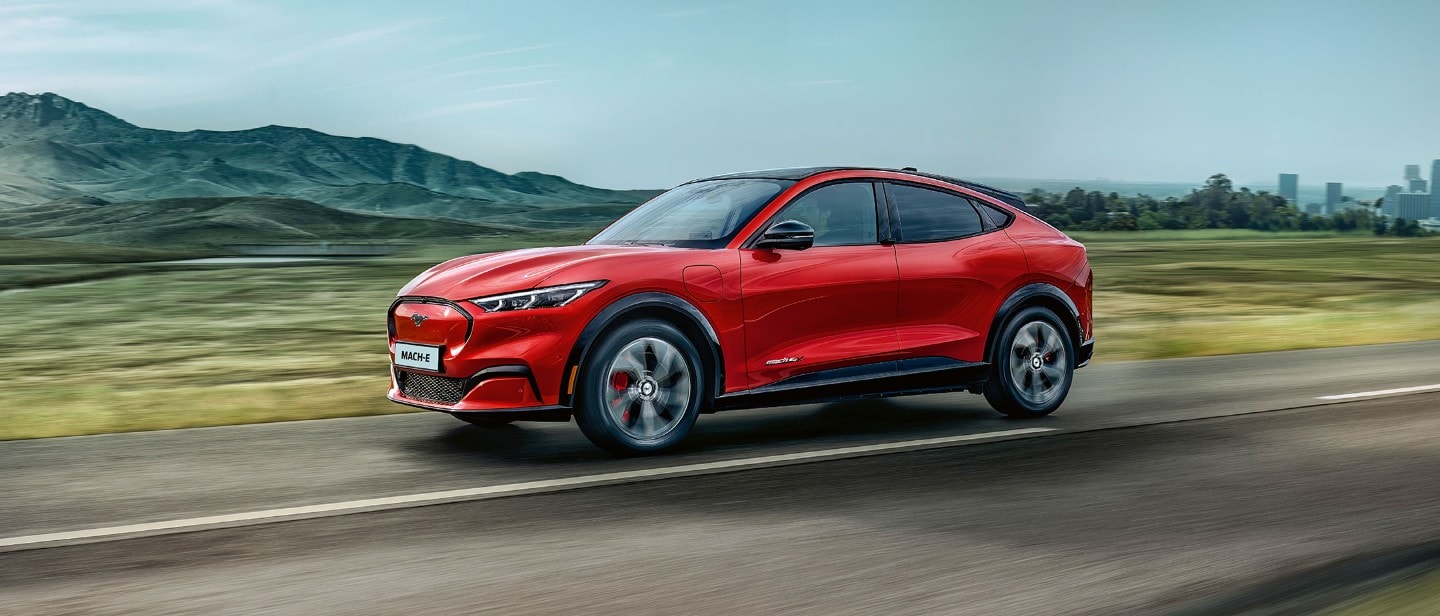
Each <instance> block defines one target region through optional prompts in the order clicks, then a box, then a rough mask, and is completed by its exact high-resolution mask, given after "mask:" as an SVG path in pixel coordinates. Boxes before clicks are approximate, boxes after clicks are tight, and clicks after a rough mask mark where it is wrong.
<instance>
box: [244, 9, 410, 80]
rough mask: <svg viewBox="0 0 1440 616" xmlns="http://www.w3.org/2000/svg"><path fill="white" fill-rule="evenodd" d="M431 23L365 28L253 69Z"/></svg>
mask: <svg viewBox="0 0 1440 616" xmlns="http://www.w3.org/2000/svg"><path fill="white" fill-rule="evenodd" d="M431 21H432V20H428V19H423V20H413V21H407V22H402V23H398V24H391V25H388V26H380V27H377V28H367V29H365V30H357V31H355V32H347V33H345V34H340V35H336V36H332V37H330V38H327V39H325V40H322V41H320V42H318V43H314V44H311V45H306V46H304V47H300V48H297V49H293V50H291V51H289V52H286V53H283V54H280V55H278V56H274V57H272V58H270V59H268V60H265V61H264V62H261V63H259V64H257V65H255V68H269V67H273V66H283V65H286V64H294V63H296V62H300V61H303V60H305V59H307V58H310V57H312V56H315V55H317V54H321V53H325V52H329V51H334V50H337V49H344V48H346V47H353V46H355V45H359V44H362V43H368V42H370V41H373V40H375V39H379V38H384V37H387V36H390V35H392V34H395V33H398V32H403V31H405V30H410V29H413V28H417V27H419V26H423V25H425V24H428V23H430V22H431Z"/></svg>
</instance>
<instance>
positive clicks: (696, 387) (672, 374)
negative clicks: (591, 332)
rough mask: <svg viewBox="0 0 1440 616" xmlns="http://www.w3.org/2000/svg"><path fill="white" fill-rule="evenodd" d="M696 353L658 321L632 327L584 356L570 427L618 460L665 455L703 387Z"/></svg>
mask: <svg viewBox="0 0 1440 616" xmlns="http://www.w3.org/2000/svg"><path fill="white" fill-rule="evenodd" d="M703 365H704V364H702V363H701V362H700V352H699V351H698V350H697V349H696V348H695V344H694V343H693V342H691V341H690V339H689V338H687V337H686V336H685V334H683V333H681V332H680V330H679V329H676V328H675V326H673V325H671V324H669V323H666V322H664V321H658V320H654V319H641V320H636V321H630V322H628V323H625V324H623V325H620V326H619V327H617V328H615V329H613V330H611V331H610V332H608V333H606V334H605V335H604V336H603V337H602V338H601V339H600V340H599V341H598V342H597V343H596V344H595V346H594V347H591V350H590V351H589V352H588V353H587V354H586V356H585V360H584V364H583V365H581V366H580V383H579V387H578V388H577V389H576V391H575V394H576V406H575V422H576V423H578V424H580V430H581V431H582V432H584V433H585V436H586V438H589V439H590V442H592V443H595V444H596V445H597V446H599V447H600V448H602V449H605V450H606V451H609V452H612V453H616V454H620V455H643V454H652V453H658V452H661V451H664V450H666V449H669V448H671V447H674V446H676V445H679V444H680V442H681V441H684V440H685V437H686V436H687V435H688V434H690V427H691V426H693V425H694V424H695V418H696V417H697V416H698V415H699V414H700V405H701V404H702V403H703V401H704V392H705V387H706V386H707V385H708V383H709V381H710V379H709V378H708V377H707V376H706V375H705V374H704V371H703Z"/></svg>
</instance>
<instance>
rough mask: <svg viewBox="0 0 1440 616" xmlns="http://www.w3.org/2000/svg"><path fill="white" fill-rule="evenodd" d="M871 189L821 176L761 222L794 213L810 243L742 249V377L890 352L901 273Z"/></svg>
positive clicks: (783, 374) (880, 357) (761, 379)
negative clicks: (807, 229)
mask: <svg viewBox="0 0 1440 616" xmlns="http://www.w3.org/2000/svg"><path fill="white" fill-rule="evenodd" d="M876 195H877V185H876V184H874V183H872V182H871V181H870V180H863V181H841V182H836V183H829V184H823V185H820V186H818V187H816V188H813V189H811V190H808V191H806V192H804V193H802V194H800V195H799V196H797V197H796V198H794V199H792V200H791V201H790V203H789V204H787V205H785V206H784V208H783V209H782V210H780V211H779V212H778V213H777V214H776V215H775V216H773V217H771V218H770V220H769V221H767V222H766V223H765V225H764V226H763V227H762V228H766V227H768V226H769V225H771V224H774V223H776V222H779V221H782V220H799V221H801V222H804V223H806V224H808V225H810V226H811V227H813V228H814V229H815V244H814V246H812V247H811V248H808V249H806V250H757V249H755V248H749V247H747V248H742V249H741V250H740V252H741V255H740V257H741V258H740V263H741V266H740V267H741V283H740V286H741V293H742V298H743V299H742V302H743V305H744V314H745V347H746V348H745V351H746V366H747V369H748V372H749V376H750V387H759V386H762V385H767V384H771V383H774V382H776V381H779V380H782V379H785V378H788V377H792V376H796V375H800V374H806V373H812V372H817V371H820V370H826V369H831V368H841V367H849V366H855V365H859V364H867V363H873V362H882V361H885V360H893V359H894V357H895V354H896V352H897V350H898V346H897V344H896V339H895V316H896V297H897V293H898V291H899V286H898V285H899V276H898V273H897V271H896V267H895V251H894V248H893V247H892V246H891V245H889V243H888V242H887V243H881V241H880V237H881V236H880V233H879V230H880V224H879V221H880V214H881V213H880V212H879V210H878V207H877V205H878V199H877V196H876ZM747 246H749V244H747Z"/></svg>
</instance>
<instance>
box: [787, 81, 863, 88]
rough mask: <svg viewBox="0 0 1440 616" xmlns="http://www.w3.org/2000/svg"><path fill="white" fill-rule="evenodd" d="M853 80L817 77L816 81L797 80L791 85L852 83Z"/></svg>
mask: <svg viewBox="0 0 1440 616" xmlns="http://www.w3.org/2000/svg"><path fill="white" fill-rule="evenodd" d="M852 81H853V80H851V79H816V80H814V81H796V82H793V83H791V84H790V85H792V86H797V87H808V86H834V85H839V84H842V83H851V82H852Z"/></svg>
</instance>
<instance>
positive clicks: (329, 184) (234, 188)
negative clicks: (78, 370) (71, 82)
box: [0, 93, 657, 236]
mask: <svg viewBox="0 0 1440 616" xmlns="http://www.w3.org/2000/svg"><path fill="white" fill-rule="evenodd" d="M656 192H657V191H626V190H608V189H603V188H595V187H592V186H585V185H582V184H577V183H574V182H571V181H569V180H566V179H565V178H562V177H559V176H555V175H548V174H544V173H536V172H522V173H516V174H513V175H512V174H505V173H501V172H499V171H496V170H494V169H489V168H486V167H482V166H480V165H477V164H475V163H473V162H469V161H465V160H460V159H457V158H454V157H450V156H446V155H443V154H438V153H435V152H431V151H429V150H426V149H424V148H421V147H419V146H415V145H408V144H401V143H394V142H390V141H385V140H382V139H374V138H369V137H358V138H357V137H341V136H336V135H329V134H326V133H322V132H319V131H315V130H311V129H308V128H293V127H286V126H265V127H261V128H254V129H249V130H237V131H210V130H192V131H186V132H177V131H168V130H158V129H151V128H142V127H139V126H136V125H134V124H131V123H129V122H126V121H124V120H122V119H120V118H117V117H115V116H113V115H111V114H109V113H106V112H104V111H101V110H99V109H95V108H93V107H90V106H87V105H85V104H84V103H80V102H76V101H73V100H70V99H68V98H65V97H63V96H60V95H57V94H53V93H44V94H26V93H10V94H7V95H5V96H0V212H3V211H4V210H5V209H11V210H13V211H11V212H9V214H8V215H6V216H5V217H4V222H0V224H5V225H7V226H10V227H12V228H21V227H23V226H24V225H23V224H22V222H21V221H30V222H31V223H34V222H36V221H35V217H36V216H38V215H40V214H43V213H44V212H47V211H49V212H50V213H52V214H54V215H55V216H53V217H52V218H57V219H58V218H64V217H75V216H78V217H79V218H74V220H91V221H93V222H94V223H95V224H101V222H102V221H104V220H108V219H106V218H105V217H104V216H99V215H98V214H97V213H96V212H90V211H88V209H93V208H114V207H115V206H117V205H122V204H124V203H126V202H142V201H143V202H149V203H151V205H149V206H145V207H143V208H141V209H143V210H144V211H147V212H151V213H152V214H155V215H163V214H164V212H165V211H166V209H165V208H167V207H168V208H170V209H172V210H173V209H176V208H178V207H179V206H178V202H176V201H175V200H176V199H191V200H192V201H193V200H194V199H196V198H209V200H206V201H205V202H203V203H199V205H196V204H195V203H191V204H190V205H189V206H187V207H188V208H189V210H190V211H189V212H175V213H177V214H182V213H189V214H194V213H195V212H196V211H207V212H208V211H211V210H212V209H213V208H216V207H219V208H222V209H223V208H224V207H227V206H234V205H235V204H237V203H244V204H245V205H246V207H247V208H249V209H250V210H251V213H252V214H253V213H254V212H255V211H261V210H264V211H270V210H273V209H274V208H277V207H278V208H282V209H283V208H285V207H289V208H300V207H305V206H303V205H301V204H303V202H307V201H308V202H313V203H316V204H320V205H322V206H326V207H328V208H334V209H340V210H351V211H354V212H364V213H367V214H372V215H383V216H401V217H423V218H448V219H456V220H459V221H468V222H475V223H487V224H493V225H496V227H490V228H506V227H511V228H535V227H546V226H551V225H554V224H556V223H560V224H569V225H571V226H574V225H578V224H603V223H604V222H606V221H608V220H612V219H614V218H615V217H616V216H618V215H619V214H621V213H624V212H625V211H627V210H628V209H630V208H632V207H634V205H635V204H636V203H639V202H641V201H643V200H645V199H647V198H649V197H650V196H653V195H654V194H656ZM247 197H260V198H264V199H265V201H263V202H249V201H243V200H241V201H237V200H236V199H237V198H247ZM87 199H88V200H87ZM227 204H228V205H227ZM37 207H38V208H40V209H39V210H36V209H35V208H37ZM157 208H158V209H157ZM197 208H198V209H197ZM179 209H184V208H179ZM116 211H117V212H118V211H119V210H116ZM307 211H309V210H307ZM311 213H312V214H314V213H320V211H318V210H317V211H315V212H311ZM302 218H303V216H302ZM111 222H112V223H113V221H111ZM151 222H155V221H151ZM352 223H355V220H353V219H350V220H348V223H347V224H352ZM106 224H109V223H106ZM160 226H161V227H165V226H166V225H164V224H162V225H160ZM182 226H183V225H182ZM65 227H66V225H64V224H60V225H58V226H54V227H47V228H48V229H50V230H51V232H53V231H54V230H55V229H59V228H65ZM4 231H5V229H0V233H3V232H4ZM26 235H30V233H26ZM90 235H95V234H90ZM99 235H100V236H103V235H104V234H103V232H101V233H99Z"/></svg>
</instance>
